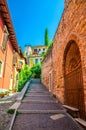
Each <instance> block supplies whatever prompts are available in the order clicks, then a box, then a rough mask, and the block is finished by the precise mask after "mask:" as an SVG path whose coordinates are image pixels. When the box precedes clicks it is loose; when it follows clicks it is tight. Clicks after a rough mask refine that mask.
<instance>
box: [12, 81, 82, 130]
mask: <svg viewBox="0 0 86 130" xmlns="http://www.w3.org/2000/svg"><path fill="white" fill-rule="evenodd" d="M18 112H19V113H18V115H17V117H16V119H15V122H14V125H13V130H83V128H81V127H80V126H79V125H78V124H77V123H76V122H75V121H74V119H72V118H71V117H70V116H69V115H68V114H67V113H66V110H65V109H64V108H63V106H62V105H61V104H60V103H59V101H58V100H57V99H55V98H54V97H53V96H52V95H51V93H49V92H48V90H47V89H46V88H45V87H44V86H43V85H42V84H41V82H40V80H33V81H32V82H31V84H30V86H29V87H28V90H27V93H26V94H25V97H24V99H23V100H22V103H21V105H20V107H19V108H18Z"/></svg>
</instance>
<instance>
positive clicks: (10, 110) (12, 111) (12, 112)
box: [7, 109, 15, 114]
mask: <svg viewBox="0 0 86 130" xmlns="http://www.w3.org/2000/svg"><path fill="white" fill-rule="evenodd" d="M14 111H15V109H9V110H8V111H7V113H9V114H14Z"/></svg>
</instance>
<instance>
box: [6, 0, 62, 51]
mask: <svg viewBox="0 0 86 130" xmlns="http://www.w3.org/2000/svg"><path fill="white" fill-rule="evenodd" d="M7 3H8V7H9V11H10V15H11V18H12V22H13V26H14V30H15V34H16V38H17V42H18V44H19V45H20V46H21V47H22V49H24V45H25V44H31V45H32V46H36V45H44V32H45V29H46V28H48V32H49V40H52V39H53V37H54V34H55V32H56V29H57V27H58V24H59V21H60V18H61V16H62V12H63V9H64V0H7Z"/></svg>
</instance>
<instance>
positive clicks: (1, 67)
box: [0, 61, 3, 77]
mask: <svg viewBox="0 0 86 130" xmlns="http://www.w3.org/2000/svg"><path fill="white" fill-rule="evenodd" d="M2 69H3V63H2V61H0V77H1V76H2Z"/></svg>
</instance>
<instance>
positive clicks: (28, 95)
mask: <svg viewBox="0 0 86 130" xmlns="http://www.w3.org/2000/svg"><path fill="white" fill-rule="evenodd" d="M25 96H27V97H52V95H30V94H26V95H25Z"/></svg>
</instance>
